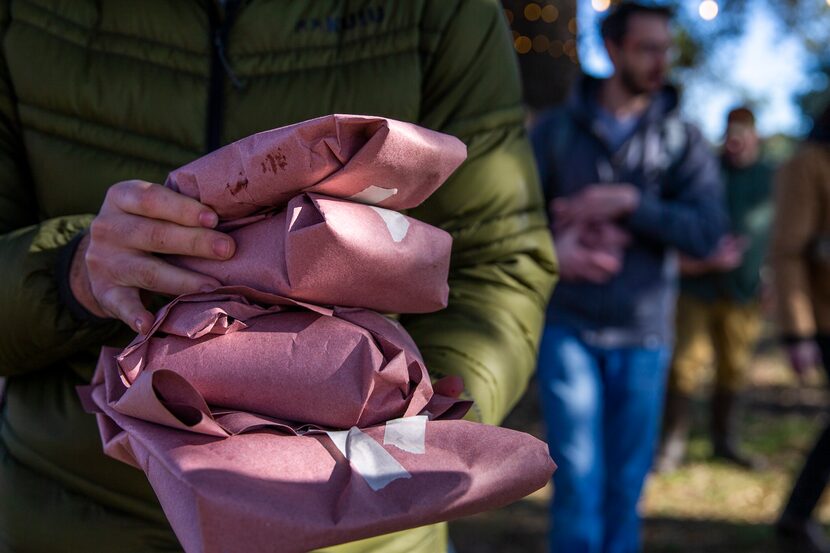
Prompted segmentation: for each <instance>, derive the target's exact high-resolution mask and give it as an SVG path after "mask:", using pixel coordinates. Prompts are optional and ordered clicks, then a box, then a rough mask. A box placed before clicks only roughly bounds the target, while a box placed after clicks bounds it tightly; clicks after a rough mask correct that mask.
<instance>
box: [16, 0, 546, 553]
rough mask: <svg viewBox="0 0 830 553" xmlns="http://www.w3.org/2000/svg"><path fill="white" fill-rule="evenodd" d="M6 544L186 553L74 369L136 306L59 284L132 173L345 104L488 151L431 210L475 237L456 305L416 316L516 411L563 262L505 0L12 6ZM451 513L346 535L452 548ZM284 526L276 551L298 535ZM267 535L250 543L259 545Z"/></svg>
mask: <svg viewBox="0 0 830 553" xmlns="http://www.w3.org/2000/svg"><path fill="white" fill-rule="evenodd" d="M0 6H2V7H0V33H2V43H0V44H2V57H1V58H0V59H1V60H2V63H1V64H0V315H2V317H0V376H4V377H6V379H7V390H6V397H5V404H4V407H3V411H2V419H0V510H1V512H0V550H2V551H13V552H15V553H28V552H32V553H40V552H64V551H66V552H72V553H77V552H84V553H95V552H107V553H109V552H116V551H117V552H119V553H132V552H136V553H138V552H142V553H147V552H150V553H152V552H156V551H180V546H179V545H178V543H177V542H176V539H175V537H174V536H173V534H172V532H171V530H170V527H169V525H168V524H167V522H166V520H165V518H164V515H163V513H162V512H161V509H160V507H159V505H158V502H157V500H156V498H155V496H154V494H153V492H152V489H151V488H150V487H149V485H148V484H147V482H146V479H145V478H144V475H143V474H142V473H141V472H139V471H137V470H135V469H133V468H131V467H129V466H127V465H123V464H121V463H119V462H117V461H114V460H112V459H109V458H106V457H104V455H103V454H102V452H101V443H100V438H99V436H98V428H97V424H96V421H95V418H94V417H93V416H91V415H88V414H86V413H84V412H83V411H82V409H81V407H80V405H79V402H78V398H77V397H76V393H75V386H76V385H78V384H82V383H84V382H86V381H88V379H89V378H90V376H91V374H92V371H93V368H94V365H95V361H96V357H97V353H98V350H99V348H100V347H101V345H102V344H109V345H121V344H124V343H125V342H126V341H127V340H129V339H130V333H129V331H128V329H127V328H126V327H125V326H124V325H121V324H120V323H116V322H110V321H107V322H104V323H101V322H88V321H86V322H85V321H79V320H76V319H74V318H73V317H72V315H71V314H70V312H69V310H68V308H67V306H66V302H64V301H62V300H61V295H60V293H59V291H60V286H61V281H62V279H65V277H66V275H65V272H64V271H62V270H60V269H59V267H60V260H61V258H62V254H63V257H66V255H65V254H66V245H67V243H68V242H70V240H71V239H72V237H73V236H75V235H76V234H77V233H78V232H80V231H82V230H83V229H84V228H85V227H86V226H87V225H88V224H89V222H90V220H91V219H92V217H93V214H95V213H96V212H97V211H98V208H99V206H100V204H101V202H102V199H103V197H104V193H105V191H106V190H107V188H108V187H109V186H110V185H112V184H113V183H115V182H118V181H121V180H125V179H133V178H138V179H144V180H148V181H152V182H162V181H163V180H164V177H165V175H166V173H167V172H168V171H169V170H171V169H173V168H175V167H177V166H179V165H181V164H184V163H186V162H188V161H190V160H192V159H194V158H196V157H198V156H200V155H202V154H204V153H205V152H208V151H211V150H212V149H215V148H217V147H218V146H220V145H222V144H225V143H227V142H230V141H232V140H235V139H238V138H241V137H244V136H246V135H249V134H251V133H255V132H258V131H261V130H264V129H269V128H273V127H280V126H283V125H287V124H290V123H295V122H298V121H301V120H305V119H310V118H313V117H317V116H320V115H324V114H328V113H334V112H339V113H356V114H371V115H381V116H386V117H392V118H396V119H401V120H406V121H413V122H417V123H419V124H421V125H424V126H426V127H430V128H432V129H437V130H440V131H443V132H445V133H450V134H453V135H456V136H458V137H459V138H461V139H462V140H464V141H465V142H466V144H467V145H468V148H469V159H468V161H467V162H465V164H464V165H463V166H462V167H461V168H460V169H459V170H458V171H457V172H456V174H455V175H454V176H453V177H452V178H451V179H450V180H449V181H448V182H447V183H446V184H445V185H444V186H443V187H442V188H441V189H440V190H439V191H438V192H437V193H436V194H435V195H434V196H433V197H432V198H430V199H429V200H428V201H427V202H426V203H425V204H424V205H423V206H421V207H419V208H417V209H415V210H412V211H411V215H413V216H414V217H417V218H420V219H422V220H424V221H426V222H428V223H431V224H434V225H437V226H439V227H442V228H444V229H446V230H447V231H449V232H450V233H451V234H452V235H453V237H454V239H455V242H454V245H453V257H452V263H451V274H450V290H451V292H450V304H449V307H448V308H447V309H445V310H443V311H441V312H438V313H434V314H429V315H420V316H417V317H416V316H410V317H406V318H404V319H403V322H404V324H405V325H406V327H407V328H408V329H409V331H410V332H411V333H412V335H413V337H414V338H415V340H416V342H417V343H418V345H419V346H420V348H421V351H422V353H423V355H424V357H425V359H426V361H427V366H428V367H429V368H430V370H431V371H432V372H433V373H434V374H435V375H449V374H457V375H461V376H462V377H463V378H464V381H465V383H466V387H467V390H468V392H469V394H470V395H471V396H472V397H473V399H475V401H476V408H475V411H474V412H473V416H475V417H478V418H479V419H480V420H482V421H485V422H488V423H498V422H499V421H500V420H501V419H502V418H503V417H504V416H505V415H506V413H507V412H508V411H509V410H510V408H511V406H512V405H513V404H514V403H515V402H516V401H517V400H518V399H519V397H520V396H521V394H522V392H523V390H524V389H525V385H526V382H527V380H528V378H529V376H530V374H531V373H532V371H533V368H534V364H535V357H536V347H537V341H538V338H539V334H540V329H541V326H542V321H543V310H544V306H545V304H546V302H547V299H548V295H549V293H550V289H551V286H552V284H553V280H554V275H555V262H554V255H553V249H552V245H551V242H550V238H549V234H548V231H547V229H546V221H545V214H544V210H543V208H542V202H541V196H540V192H539V186H538V182H537V176H536V174H535V169H534V164H533V162H532V159H531V152H530V148H529V146H528V143H527V141H526V138H525V133H524V131H523V128H522V119H523V114H522V109H521V106H520V90H519V78H518V73H517V69H516V64H515V61H514V59H513V53H512V49H511V46H510V41H509V37H508V30H507V26H506V25H505V22H504V21H503V16H502V12H501V9H500V7H499V4H498V2H497V1H496V0H411V1H401V0H398V1H394V0H362V1H361V0H316V1H314V2H308V1H304V0H250V1H245V2H239V1H234V0H227V1H226V2H224V3H221V2H211V1H198V0H142V1H140V2H139V1H134V0H11V1H9V0H5V1H2V3H0ZM445 541H446V525H437V526H432V527H425V528H419V529H415V530H410V531H407V532H401V533H398V534H391V535H388V536H381V537H378V538H373V539H370V540H365V541H363V542H359V543H356V544H348V545H346V546H340V547H337V548H332V551H350V552H352V551H354V552H357V551H360V552H364V551H365V552H381V551H382V552H383V553H396V552H408V553H409V552H415V553H418V552H422V551H423V552H432V551H443V550H444V548H445V547H446V546H445ZM279 550H280V548H279V544H275V546H274V551H279ZM244 553H247V552H244Z"/></svg>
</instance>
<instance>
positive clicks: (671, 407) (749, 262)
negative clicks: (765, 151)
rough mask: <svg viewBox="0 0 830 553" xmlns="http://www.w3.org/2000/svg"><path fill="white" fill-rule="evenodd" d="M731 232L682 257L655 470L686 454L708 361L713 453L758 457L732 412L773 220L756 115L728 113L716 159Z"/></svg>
mask: <svg viewBox="0 0 830 553" xmlns="http://www.w3.org/2000/svg"><path fill="white" fill-rule="evenodd" d="M721 167H722V174H723V179H724V183H725V190H724V200H725V206H726V211H727V213H728V215H729V219H730V221H731V233H730V234H729V235H728V236H726V237H725V238H724V239H723V240H722V241H721V243H720V245H719V247H718V249H717V250H716V251H715V253H714V254H713V255H711V256H710V257H708V258H706V259H694V258H690V257H686V256H683V257H681V262H680V270H681V273H682V274H683V278H682V280H681V285H680V298H679V299H678V306H677V324H676V334H677V343H676V345H675V350H674V356H673V359H672V365H671V368H670V372H669V387H668V388H669V389H668V394H667V395H666V408H665V415H664V418H663V441H662V444H661V448H660V453H659V455H658V458H657V462H656V465H655V470H657V471H658V472H669V471H673V470H676V469H677V468H678V467H679V466H680V465H681V464H682V462H683V460H684V457H685V454H686V442H687V440H688V437H689V426H690V415H691V413H690V407H691V403H692V395H693V393H694V392H695V390H696V389H697V387H698V386H699V384H700V380H701V377H702V376H703V374H704V373H705V371H706V369H707V368H709V366H711V365H712V363H713V362H714V365H715V379H714V392H713V394H712V399H711V416H710V422H711V438H712V451H713V454H714V456H715V457H717V458H720V459H724V460H727V461H730V462H732V463H735V464H737V465H739V466H741V467H745V468H757V467H758V466H759V465H760V464H761V462H760V460H758V459H755V458H752V457H749V456H748V455H746V454H745V453H743V452H741V451H740V448H739V446H738V436H737V430H736V415H735V413H736V410H737V405H738V400H739V398H740V395H741V392H742V391H743V389H744V386H745V382H746V374H747V370H748V368H749V364H750V361H751V360H752V354H753V351H754V349H755V345H756V343H757V340H758V335H759V332H760V328H761V314H760V293H761V268H762V265H763V262H764V257H765V255H766V251H767V245H768V241H769V228H770V225H771V223H772V198H771V193H772V175H773V170H772V168H771V167H770V166H769V165H768V164H766V163H765V162H763V161H762V160H761V140H760V138H759V136H758V132H757V130H756V128H755V116H754V114H753V113H752V111H750V110H749V109H748V108H745V107H741V108H736V109H734V110H732V111H730V112H729V115H728V116H727V126H726V140H725V143H724V149H723V156H722V158H721Z"/></svg>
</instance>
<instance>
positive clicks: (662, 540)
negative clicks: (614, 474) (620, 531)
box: [451, 351, 830, 553]
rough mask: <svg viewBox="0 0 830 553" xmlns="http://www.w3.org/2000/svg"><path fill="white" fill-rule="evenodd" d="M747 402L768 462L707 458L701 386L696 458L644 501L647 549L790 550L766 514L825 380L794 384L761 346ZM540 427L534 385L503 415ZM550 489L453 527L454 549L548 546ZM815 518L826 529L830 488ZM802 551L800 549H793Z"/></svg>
mask: <svg viewBox="0 0 830 553" xmlns="http://www.w3.org/2000/svg"><path fill="white" fill-rule="evenodd" d="M751 381H752V388H751V390H750V397H749V401H748V405H747V408H746V409H745V411H744V416H743V422H744V445H745V448H746V450H747V451H750V452H752V453H755V454H758V455H762V456H763V457H765V458H766V459H767V461H768V467H767V468H766V469H765V470H763V471H760V472H756V473H751V472H747V471H743V470H739V469H736V468H733V467H731V466H729V465H726V464H723V463H719V462H714V461H712V460H711V459H710V458H709V454H710V446H709V442H708V440H707V433H706V430H707V425H708V423H707V415H708V413H707V411H706V406H707V404H706V403H705V402H704V399H705V397H706V394H705V392H704V391H703V390H702V391H701V394H700V396H699V401H698V403H697V412H696V420H695V426H694V429H693V434H692V439H691V443H690V462H689V464H688V465H687V466H686V467H684V468H683V469H682V470H680V471H678V472H677V473H675V474H672V475H668V476H657V477H652V478H651V479H650V481H649V483H648V485H647V491H646V494H645V499H644V502H643V511H644V514H645V517H646V526H645V544H646V545H645V550H646V552H659V553H664V552H665V553H669V552H678V553H692V552H695V553H698V552H701V551H706V552H707V553H709V552H714V553H720V552H723V553H727V552H729V553H750V552H753V553H754V552H758V553H766V552H774V553H779V552H780V553H784V551H786V550H784V549H781V548H779V547H778V545H777V544H776V542H775V536H774V534H773V532H772V530H771V528H770V523H771V522H772V521H774V520H775V517H776V515H777V513H778V510H779V508H780V506H781V504H782V503H783V501H784V500H785V498H786V494H787V493H788V491H789V486H790V484H791V480H792V477H793V475H794V473H795V472H796V471H797V470H798V469H799V468H800V466H801V462H802V459H803V456H804V454H805V453H806V451H807V450H808V449H809V447H810V446H811V445H812V442H813V440H814V438H815V436H816V434H817V432H818V430H819V429H820V427H821V423H822V421H823V420H824V415H823V411H822V410H823V409H824V405H825V402H826V401H827V399H826V395H825V394H824V392H823V382H822V381H821V380H820V379H815V381H813V382H811V383H810V385H809V386H808V387H805V388H798V387H797V386H796V385H795V381H794V379H793V378H792V376H791V375H790V372H789V370H788V369H787V367H786V366H785V365H784V362H783V359H782V358H781V357H780V353H779V352H777V351H764V352H761V353H759V355H758V356H757V358H756V361H755V363H754V365H753V369H752V375H751ZM506 425H507V426H509V427H511V428H518V429H522V430H525V431H529V432H531V433H533V434H535V435H537V436H541V432H542V426H541V423H540V413H539V407H538V403H537V400H536V394H535V390H534V389H531V391H530V393H528V395H527V397H526V398H525V399H524V400H523V401H522V403H521V404H520V405H519V406H518V407H517V408H516V410H515V411H514V412H513V413H512V414H511V416H510V417H509V419H508V420H507V422H506ZM550 493H551V492H550V488H549V487H548V488H545V489H543V490H541V491H539V492H537V493H536V494H534V495H532V496H530V497H529V498H526V499H525V500H523V501H520V502H518V503H516V504H514V505H511V506H510V507H507V508H505V509H502V510H500V511H495V512H491V513H485V514H481V515H478V516H476V517H472V518H470V519H466V520H464V521H460V522H457V523H455V524H454V525H452V526H451V532H452V536H453V540H454V542H455V545H456V549H457V550H458V553H489V552H493V553H513V552H515V553H519V552H522V553H536V552H539V553H542V552H544V551H545V532H546V528H547V501H548V498H549V497H550ZM824 499H825V500H824V502H823V505H822V507H821V508H820V510H819V517H820V518H821V520H822V522H823V523H824V524H825V525H827V526H828V527H829V528H828V529H830V494H826V496H825V498H824ZM787 553H790V552H787ZM792 553H796V552H792Z"/></svg>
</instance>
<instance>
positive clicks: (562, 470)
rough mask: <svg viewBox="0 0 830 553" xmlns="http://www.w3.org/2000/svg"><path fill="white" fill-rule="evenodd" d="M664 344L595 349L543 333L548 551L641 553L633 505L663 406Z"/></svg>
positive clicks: (555, 332)
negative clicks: (552, 465) (552, 467)
mask: <svg viewBox="0 0 830 553" xmlns="http://www.w3.org/2000/svg"><path fill="white" fill-rule="evenodd" d="M669 354H670V350H669V347H668V346H664V345H662V346H657V347H652V348H646V347H630V348H610V349H606V348H598V347H594V346H591V345H588V344H586V343H585V342H584V341H583V340H582V339H581V338H580V336H579V335H578V334H577V333H576V332H575V331H573V330H571V329H569V328H567V327H564V326H556V325H548V326H547V327H546V328H545V333H544V337H543V340H542V346H541V351H540V355H539V370H538V380H539V390H540V396H541V400H542V408H543V410H544V415H545V423H546V426H547V438H548V444H549V447H550V454H551V457H553V460H554V461H556V464H557V465H558V467H559V468H558V469H557V470H556V472H555V473H554V476H553V486H554V496H553V501H552V503H551V521H550V523H551V526H550V550H551V551H552V552H555V553H595V552H597V553H599V552H602V553H630V552H636V551H639V550H640V526H641V523H640V517H639V514H638V512H637V503H638V501H639V498H640V494H641V492H642V488H643V483H644V482H645V478H646V475H647V474H648V471H649V469H650V467H651V462H652V458H653V456H654V448H655V442H656V437H657V434H658V430H659V427H660V418H661V414H662V408H663V394H664V389H665V382H666V374H667V372H668V371H667V366H668V361H669Z"/></svg>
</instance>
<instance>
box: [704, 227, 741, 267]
mask: <svg viewBox="0 0 830 553" xmlns="http://www.w3.org/2000/svg"><path fill="white" fill-rule="evenodd" d="M747 245H748V243H747V240H746V238H743V237H741V236H734V235H732V234H730V235H727V236H725V237H724V238H723V239H722V240H721V241H720V243H719V244H718V247H717V249H716V250H715V252H714V253H713V254H712V255H711V256H709V258H708V259H707V260H706V261H707V262H708V265H709V266H710V267H711V268H712V270H714V271H721V272H726V271H731V270H732V269H736V268H737V267H739V266H740V265H741V261H743V258H744V252H745V251H746V248H747Z"/></svg>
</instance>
